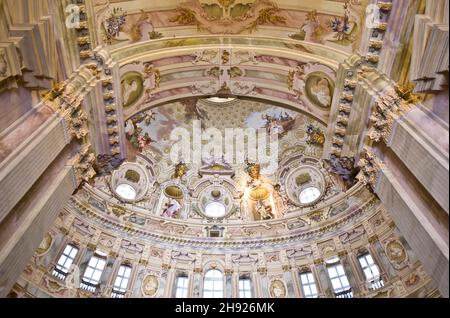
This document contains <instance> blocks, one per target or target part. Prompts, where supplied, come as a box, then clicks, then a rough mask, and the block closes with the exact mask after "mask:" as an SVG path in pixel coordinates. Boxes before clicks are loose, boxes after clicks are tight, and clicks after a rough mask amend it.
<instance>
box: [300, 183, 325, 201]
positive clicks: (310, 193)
mask: <svg viewBox="0 0 450 318" xmlns="http://www.w3.org/2000/svg"><path fill="white" fill-rule="evenodd" d="M319 197H320V190H319V189H318V188H316V187H308V188H306V189H303V190H302V192H300V195H299V199H300V203H302V204H308V203H311V202H314V201H316V200H317V199H318V198H319Z"/></svg>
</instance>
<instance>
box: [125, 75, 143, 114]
mask: <svg viewBox="0 0 450 318" xmlns="http://www.w3.org/2000/svg"><path fill="white" fill-rule="evenodd" d="M120 86H121V89H122V100H123V107H129V106H131V105H133V104H134V103H136V102H137V101H138V100H139V99H140V98H141V97H142V94H143V93H144V78H143V77H142V75H141V74H140V73H139V72H135V71H131V72H127V73H125V74H123V75H122V77H121V79H120Z"/></svg>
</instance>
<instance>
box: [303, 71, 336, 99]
mask: <svg viewBox="0 0 450 318" xmlns="http://www.w3.org/2000/svg"><path fill="white" fill-rule="evenodd" d="M333 93H334V82H333V80H332V79H331V78H330V77H329V76H328V75H326V74H325V73H322V72H312V73H310V74H308V75H307V77H306V79H305V94H306V97H307V98H308V100H309V101H310V102H311V103H313V104H314V105H316V106H319V107H323V108H329V107H331V102H332V100H333Z"/></svg>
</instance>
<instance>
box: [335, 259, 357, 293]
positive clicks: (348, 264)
mask: <svg viewBox="0 0 450 318" xmlns="http://www.w3.org/2000/svg"><path fill="white" fill-rule="evenodd" d="M338 256H339V259H340V261H341V264H342V266H343V267H344V271H345V274H346V275H347V278H348V282H349V283H350V287H351V288H352V292H353V297H355V298H356V297H358V296H359V294H360V293H361V289H360V288H359V282H358V280H357V277H355V275H354V272H353V268H352V265H351V261H350V260H349V257H348V255H347V252H341V253H339V254H338Z"/></svg>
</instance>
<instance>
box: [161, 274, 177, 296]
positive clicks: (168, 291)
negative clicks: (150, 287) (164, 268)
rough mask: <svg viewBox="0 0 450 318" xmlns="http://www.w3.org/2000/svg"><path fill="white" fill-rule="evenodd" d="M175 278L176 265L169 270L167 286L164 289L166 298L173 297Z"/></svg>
mask: <svg viewBox="0 0 450 318" xmlns="http://www.w3.org/2000/svg"><path fill="white" fill-rule="evenodd" d="M175 278H176V269H175V268H174V266H171V267H170V269H169V271H168V272H167V281H166V288H165V290H164V297H165V298H170V297H173V295H174V285H175Z"/></svg>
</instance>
